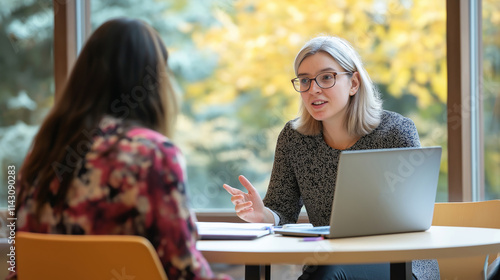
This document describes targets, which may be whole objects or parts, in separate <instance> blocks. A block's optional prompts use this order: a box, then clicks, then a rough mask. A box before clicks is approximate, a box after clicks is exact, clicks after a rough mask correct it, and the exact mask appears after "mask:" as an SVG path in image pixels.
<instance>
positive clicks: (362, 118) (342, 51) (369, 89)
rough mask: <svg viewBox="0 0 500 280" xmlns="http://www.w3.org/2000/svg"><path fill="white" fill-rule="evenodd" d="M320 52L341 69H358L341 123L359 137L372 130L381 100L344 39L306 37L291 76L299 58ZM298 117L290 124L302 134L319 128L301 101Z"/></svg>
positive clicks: (298, 63)
mask: <svg viewBox="0 0 500 280" xmlns="http://www.w3.org/2000/svg"><path fill="white" fill-rule="evenodd" d="M318 52H324V53H327V54H329V55H330V56H331V57H332V58H333V59H335V61H337V62H338V63H339V64H340V66H342V68H344V70H345V71H348V72H352V73H354V72H358V73H359V76H360V87H359V89H358V91H357V93H356V94H354V95H353V96H351V98H350V99H349V104H348V106H347V112H346V113H347V118H346V121H345V126H346V128H347V132H348V133H349V134H352V135H358V136H363V135H366V134H368V133H370V132H372V131H373V130H374V129H375V128H376V127H377V126H378V125H379V124H380V118H381V115H382V100H381V99H380V96H379V92H378V91H377V89H376V87H375V85H374V84H373V82H372V80H371V79H370V76H369V75H368V73H367V72H366V70H365V68H364V67H363V63H362V61H361V58H360V56H359V54H358V53H357V52H356V51H355V50H354V48H353V47H352V46H351V44H349V42H347V41H346V40H344V39H341V38H338V37H334V36H319V37H316V38H313V39H311V40H309V41H308V42H307V43H306V44H305V45H304V46H303V47H302V49H301V50H300V51H299V53H298V54H297V56H296V57H295V63H294V68H295V75H297V74H298V69H299V66H300V64H301V63H302V61H303V60H304V59H305V58H306V57H309V56H311V55H313V54H316V53H318ZM299 115H300V116H299V118H298V119H296V120H295V121H294V122H293V127H294V128H295V129H296V130H297V131H298V132H300V133H302V134H305V135H316V134H319V133H320V132H321V130H322V127H323V125H322V122H321V121H317V120H315V119H314V118H313V117H312V116H311V114H309V112H308V111H307V109H306V108H305V106H304V104H303V103H301V106H300V111H299Z"/></svg>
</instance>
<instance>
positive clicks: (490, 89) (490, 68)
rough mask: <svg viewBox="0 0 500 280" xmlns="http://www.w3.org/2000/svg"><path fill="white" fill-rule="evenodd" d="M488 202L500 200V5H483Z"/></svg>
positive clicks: (488, 0)
mask: <svg viewBox="0 0 500 280" xmlns="http://www.w3.org/2000/svg"><path fill="white" fill-rule="evenodd" d="M482 13H483V17H482V29H483V30H482V31H483V33H482V35H483V38H482V42H483V45H482V54H483V57H482V64H483V67H482V72H483V78H482V90H483V93H482V94H483V96H482V102H483V104H482V106H483V131H484V136H483V139H484V142H483V146H484V199H485V200H490V199H500V39H499V38H500V27H499V26H500V2H498V1H494V0H484V1H483V3H482Z"/></svg>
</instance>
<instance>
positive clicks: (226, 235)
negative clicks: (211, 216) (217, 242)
mask: <svg viewBox="0 0 500 280" xmlns="http://www.w3.org/2000/svg"><path fill="white" fill-rule="evenodd" d="M196 226H197V227H198V235H199V236H200V238H201V239H202V240H208V239H212V240H213V239H225V240H228V239H230V240H250V239H255V238H258V237H261V236H264V235H268V234H270V233H271V232H272V226H273V224H268V223H216V222H197V223H196Z"/></svg>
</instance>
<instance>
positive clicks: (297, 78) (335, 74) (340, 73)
mask: <svg viewBox="0 0 500 280" xmlns="http://www.w3.org/2000/svg"><path fill="white" fill-rule="evenodd" d="M327 73H331V74H333V78H334V81H333V85H331V86H329V87H322V86H321V85H320V84H319V83H318V81H317V80H316V79H317V78H318V76H319V75H323V74H327ZM342 74H351V75H352V74H354V72H321V73H319V74H318V75H316V77H314V78H313V79H309V78H306V79H309V86H308V87H307V89H305V90H297V88H295V82H294V81H298V83H299V86H300V79H303V78H299V77H295V78H293V79H292V80H291V82H292V86H293V89H294V90H295V91H296V92H306V91H308V90H309V89H310V88H311V84H312V81H314V82H316V84H317V85H318V87H320V88H322V89H327V88H332V87H334V86H335V84H337V75H342Z"/></svg>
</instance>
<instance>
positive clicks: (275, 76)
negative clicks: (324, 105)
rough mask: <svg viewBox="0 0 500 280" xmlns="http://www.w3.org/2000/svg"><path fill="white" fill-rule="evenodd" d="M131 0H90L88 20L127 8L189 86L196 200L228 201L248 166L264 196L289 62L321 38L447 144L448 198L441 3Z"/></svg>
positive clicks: (425, 134)
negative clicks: (343, 46) (350, 54)
mask: <svg viewBox="0 0 500 280" xmlns="http://www.w3.org/2000/svg"><path fill="white" fill-rule="evenodd" d="M135 2H136V1H124V2H109V1H103V0H93V1H92V4H91V7H92V11H91V21H92V27H93V28H95V27H97V26H99V25H100V24H101V23H103V22H104V21H105V20H107V19H109V18H113V17H117V16H131V17H137V18H142V19H144V20H146V21H147V22H149V23H150V24H152V25H153V27H155V28H156V29H157V30H158V31H159V32H160V34H161V35H162V37H163V38H164V40H165V42H166V44H167V47H168V49H169V51H170V53H171V56H170V57H171V59H170V67H171V68H172V69H173V70H174V73H175V74H176V78H177V81H178V83H179V86H180V88H181V92H182V99H183V105H182V115H181V116H180V118H179V122H178V125H177V133H176V138H175V139H174V140H175V141H176V143H177V144H178V145H179V146H180V147H181V149H182V151H183V152H184V154H185V155H186V158H187V162H188V179H189V189H190V198H191V206H192V207H193V208H195V209H197V210H202V209H204V210H207V209H219V210H222V209H232V207H233V205H232V204H231V202H230V200H229V195H228V194H226V192H225V190H224V189H222V184H223V183H228V184H230V185H232V186H234V187H241V185H240V183H239V182H238V179H237V177H238V175H240V174H244V175H245V176H246V177H247V178H249V179H250V181H251V182H252V183H253V184H254V186H255V187H256V188H257V189H258V190H259V191H260V192H261V195H262V196H263V195H264V194H265V191H266V189H267V184H268V182H269V177H270V172H271V169H272V163H273V154H274V148H275V145H276V139H277V137H278V134H279V132H280V131H281V129H282V128H283V126H284V124H285V123H286V122H287V121H288V120H291V119H293V118H295V117H296V116H297V112H298V108H299V104H300V96H299V95H297V93H296V92H295V91H294V90H293V88H292V86H291V84H290V79H291V78H293V76H294V73H293V60H294V58H295V55H296V53H297V52H298V51H299V49H300V48H301V46H302V45H303V44H304V43H305V42H306V41H307V40H308V39H309V38H311V37H313V36H315V35H319V34H331V35H337V36H340V37H343V38H345V39H347V40H348V41H350V42H351V43H352V44H353V46H354V47H355V48H356V49H357V50H358V51H359V53H360V54H361V56H362V58H363V60H364V62H365V64H366V68H367V70H368V72H369V73H370V75H371V77H372V79H373V80H374V81H375V82H376V84H377V85H378V87H379V89H380V91H381V93H382V96H383V99H384V101H385V106H384V107H385V109H388V110H391V111H396V112H399V113H401V114H403V115H405V116H408V117H410V118H412V119H413V120H414V121H415V123H416V125H417V128H418V130H419V133H420V137H421V142H422V145H425V146H432V145H440V146H443V148H444V149H443V163H444V164H443V168H442V170H441V176H440V183H439V195H438V199H437V200H438V201H446V200H447V179H446V178H447V169H446V166H447V165H446V146H447V137H446V135H447V134H446V92H447V86H446V75H447V72H446V37H445V28H446V25H445V20H446V16H445V8H446V7H445V2H444V1H430V0H427V1H392V0H377V1H373V0H364V1H352V3H350V2H349V3H344V4H342V3H340V2H339V1H334V2H332V3H329V4H327V5H326V6H325V1H323V0H321V1H313V2H311V1H307V2H302V1H287V0H279V1H265V0H254V1H235V2H232V1H222V0H219V1H217V0H212V1H201V2H200V1H182V2H179V1H170V0H168V1H142V2H141V4H139V3H136V4H137V5H135V4H134V3H135ZM318 7H325V8H324V9H318Z"/></svg>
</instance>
